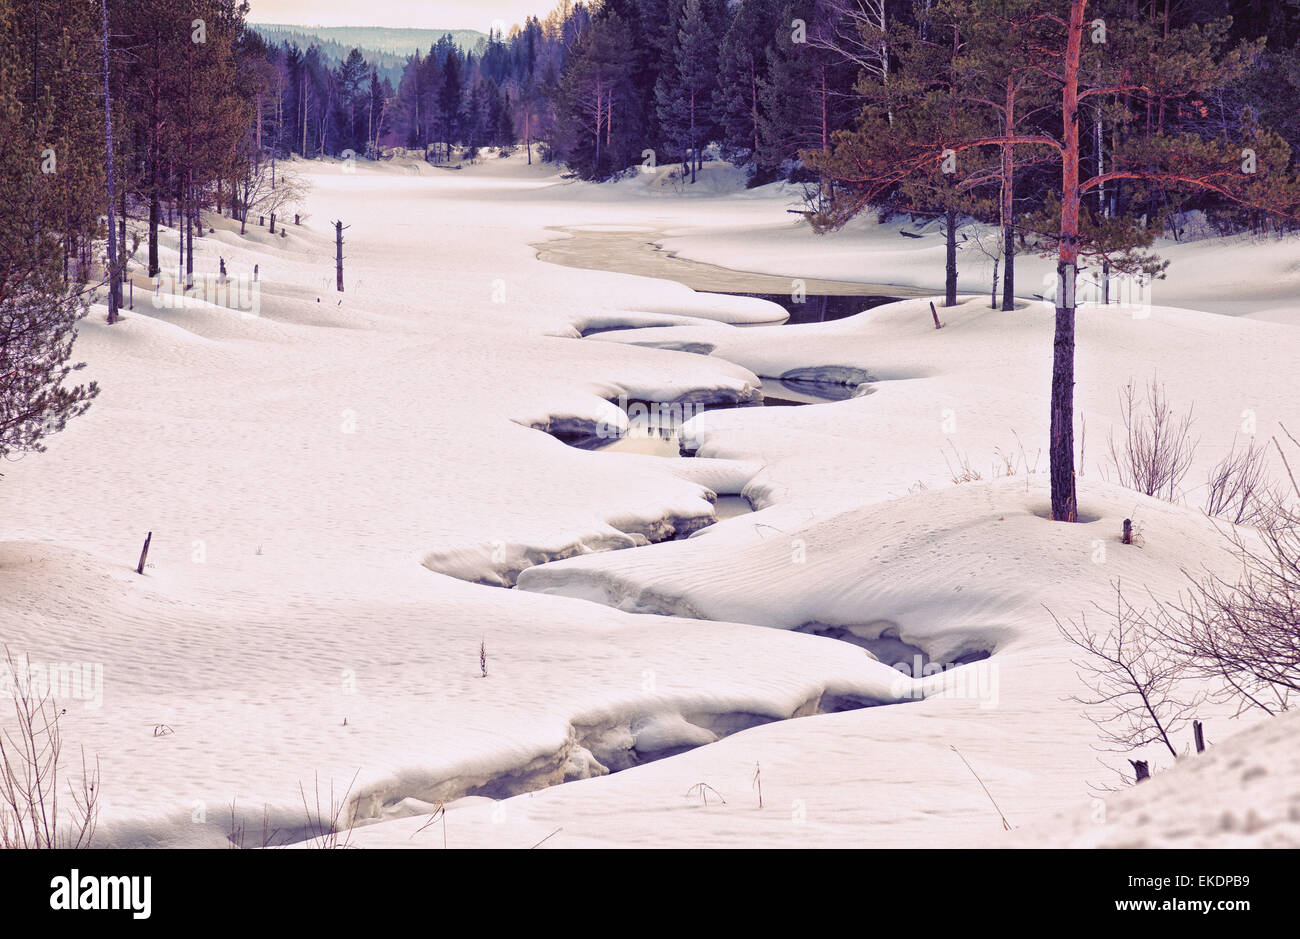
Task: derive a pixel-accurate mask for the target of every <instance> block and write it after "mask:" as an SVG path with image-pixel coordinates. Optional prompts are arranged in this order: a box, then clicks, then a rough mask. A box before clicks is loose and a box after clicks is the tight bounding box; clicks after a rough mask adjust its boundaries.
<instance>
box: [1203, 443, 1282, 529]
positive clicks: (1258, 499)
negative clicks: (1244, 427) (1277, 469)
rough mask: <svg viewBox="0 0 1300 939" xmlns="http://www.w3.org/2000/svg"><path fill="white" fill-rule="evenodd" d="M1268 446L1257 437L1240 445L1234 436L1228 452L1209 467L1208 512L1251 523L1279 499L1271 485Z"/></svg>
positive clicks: (1206, 492) (1233, 520) (1246, 523)
mask: <svg viewBox="0 0 1300 939" xmlns="http://www.w3.org/2000/svg"><path fill="white" fill-rule="evenodd" d="M1265 453H1266V449H1265V448H1264V447H1259V448H1256V446H1255V441H1254V440H1251V441H1249V442H1248V443H1247V444H1246V448H1245V449H1244V450H1242V449H1239V448H1238V446H1237V441H1236V440H1235V439H1234V440H1233V442H1232V448H1231V449H1230V450H1229V451H1228V455H1227V456H1225V457H1224V458H1223V459H1222V460H1220V461H1219V462H1218V463H1216V464H1215V465H1214V467H1213V468H1211V469H1210V471H1209V474H1208V475H1207V476H1206V480H1205V513H1206V514H1207V515H1214V516H1218V517H1220V518H1223V519H1226V520H1227V521H1229V522H1231V523H1232V524H1234V525H1250V524H1254V523H1255V522H1256V521H1257V520H1259V519H1260V518H1261V517H1262V516H1263V515H1264V514H1265V513H1267V512H1268V510H1269V507H1270V506H1271V505H1273V504H1275V503H1276V502H1277V494H1276V493H1275V492H1273V491H1272V490H1271V489H1270V487H1269V476H1268V463H1267V461H1266V460H1265V459H1264V455H1265Z"/></svg>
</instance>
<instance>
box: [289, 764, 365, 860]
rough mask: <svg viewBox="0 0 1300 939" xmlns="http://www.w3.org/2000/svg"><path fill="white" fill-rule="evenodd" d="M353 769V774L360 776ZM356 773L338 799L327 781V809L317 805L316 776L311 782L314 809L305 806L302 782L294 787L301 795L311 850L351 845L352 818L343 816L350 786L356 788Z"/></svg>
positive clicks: (318, 796)
mask: <svg viewBox="0 0 1300 939" xmlns="http://www.w3.org/2000/svg"><path fill="white" fill-rule="evenodd" d="M360 772H361V771H360V770H357V773H360ZM357 773H353V774H352V782H350V783H348V788H347V789H346V790H345V791H344V792H343V795H342V797H341V798H335V795H334V782H333V780H331V781H330V790H329V807H328V808H326V807H324V806H322V804H321V791H320V777H319V776H317V777H316V783H315V790H314V791H315V807H314V808H313V807H312V806H310V805H309V804H308V803H307V791H306V789H304V788H303V785H302V783H299V784H298V791H299V793H301V795H302V808H303V812H304V813H305V814H306V816H307V821H306V830H307V835H308V838H307V843H308V844H309V845H310V846H311V847H313V848H350V847H351V846H352V828H351V824H352V819H350V818H348V819H344V818H343V813H344V811H345V810H346V809H347V808H348V806H349V805H350V801H349V797H350V795H351V793H352V787H353V786H355V785H356V782H357Z"/></svg>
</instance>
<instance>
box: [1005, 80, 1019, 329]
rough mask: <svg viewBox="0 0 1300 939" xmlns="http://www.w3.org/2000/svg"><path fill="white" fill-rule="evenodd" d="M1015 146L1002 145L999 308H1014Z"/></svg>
mask: <svg viewBox="0 0 1300 939" xmlns="http://www.w3.org/2000/svg"><path fill="white" fill-rule="evenodd" d="M1006 128H1007V136H1008V137H1010V136H1011V135H1013V134H1014V133H1015V132H1016V87H1015V84H1014V82H1013V79H1012V78H1011V77H1010V76H1008V77H1007V100H1006ZM1015 181H1016V161H1015V148H1014V147H1013V146H1012V145H1011V144H1007V145H1006V146H1004V147H1003V148H1002V309H1003V311H1004V312H1009V311H1011V310H1014V309H1015V308H1016V227H1015V226H1016V222H1015Z"/></svg>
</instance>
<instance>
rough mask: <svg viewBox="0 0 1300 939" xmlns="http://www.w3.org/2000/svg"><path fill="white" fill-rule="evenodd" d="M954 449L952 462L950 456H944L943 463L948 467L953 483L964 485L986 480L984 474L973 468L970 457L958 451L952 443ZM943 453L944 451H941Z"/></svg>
mask: <svg viewBox="0 0 1300 939" xmlns="http://www.w3.org/2000/svg"><path fill="white" fill-rule="evenodd" d="M949 446H951V447H952V456H953V458H952V459H951V460H949V459H948V454H946V453H944V454H943V461H944V463H946V464H947V465H948V475H949V476H950V477H952V481H953V483H955V484H956V485H961V484H962V483H973V482H977V481H979V480H981V479H983V478H984V474H983V473H981V472H980V471H979V470H977V469H975V468H974V467H973V466H971V463H970V456H969V455H968V454H965V453H961V452H959V451H958V450H957V445H956V444H952V443H950V444H949ZM940 452H942V451H940Z"/></svg>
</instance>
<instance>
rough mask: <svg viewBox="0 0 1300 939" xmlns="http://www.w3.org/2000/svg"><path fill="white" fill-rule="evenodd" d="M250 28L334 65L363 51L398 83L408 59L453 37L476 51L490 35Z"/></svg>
mask: <svg viewBox="0 0 1300 939" xmlns="http://www.w3.org/2000/svg"><path fill="white" fill-rule="evenodd" d="M248 27H249V29H252V30H254V31H255V32H257V33H259V34H261V36H262V37H263V38H264V39H266V41H267V42H274V43H283V42H292V43H295V44H297V45H298V46H300V47H302V48H304V49H305V48H307V47H308V46H311V45H315V46H317V47H318V48H319V49H320V51H321V54H322V55H323V56H325V57H326V58H327V59H329V60H330V61H331V62H333V63H337V62H342V61H343V60H344V59H346V58H347V57H348V53H349V52H351V51H352V50H353V49H360V50H361V51H362V52H363V53H364V54H365V56H366V61H368V62H369V63H370V64H372V65H374V66H375V67H376V68H378V69H379V71H380V74H381V75H386V77H389V78H391V79H393V80H394V82H396V79H397V77H398V76H400V75H401V70H402V66H403V65H405V64H406V60H407V57H409V56H410V55H411V53H413V52H415V51H416V50H419V52H420V54H421V55H425V54H427V53H428V51H429V47H430V46H432V45H433V44H434V43H435V42H437V41H438V40H439V39H441V38H442V37H443V36H448V35H450V36H451V38H452V40H453V41H454V42H455V43H456V45H457V46H459V47H460V48H461V49H462V50H463V51H465V52H473V51H474V50H475V49H477V48H478V45H479V43H480V42H485V41H487V35H486V34H485V33H480V32H478V31H477V30H473V29H392V28H389V27H386V26H295V25H291V24H285V23H249V24H248Z"/></svg>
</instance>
